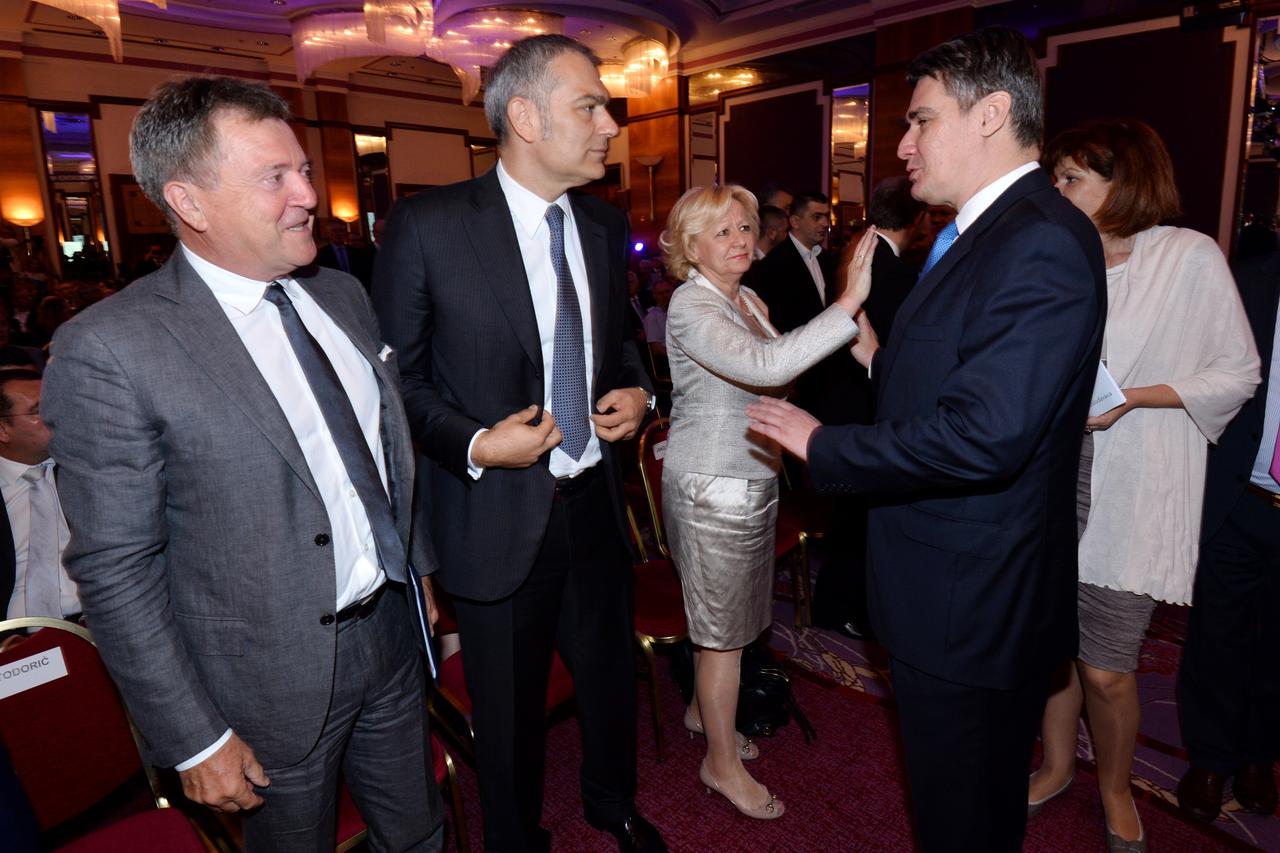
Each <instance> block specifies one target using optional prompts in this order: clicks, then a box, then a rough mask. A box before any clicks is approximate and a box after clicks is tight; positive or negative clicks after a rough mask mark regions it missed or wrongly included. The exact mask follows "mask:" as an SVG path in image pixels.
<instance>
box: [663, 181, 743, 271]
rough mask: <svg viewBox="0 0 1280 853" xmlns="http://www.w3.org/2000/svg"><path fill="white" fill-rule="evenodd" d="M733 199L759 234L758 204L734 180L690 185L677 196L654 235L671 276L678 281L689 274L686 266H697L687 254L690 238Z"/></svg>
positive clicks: (691, 243) (725, 211)
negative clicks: (664, 223) (661, 228)
mask: <svg viewBox="0 0 1280 853" xmlns="http://www.w3.org/2000/svg"><path fill="white" fill-rule="evenodd" d="M735 201H736V202H738V203H739V204H741V205H742V206H743V208H744V209H745V210H746V211H747V219H749V220H750V221H751V233H753V234H755V235H756V236H757V237H758V236H760V215H759V212H758V210H759V205H758V204H757V202H756V197H755V196H754V195H752V194H751V191H750V190H748V189H747V188H746V187H742V186H739V185H738V184H725V185H724V186H710V187H693V188H692V189H690V190H689V191H688V192H687V193H685V194H684V195H682V196H680V200H679V201H677V202H676V206H675V207H673V208H671V215H670V216H668V217H667V228H666V230H665V231H663V232H662V235H661V236H660V237H658V244H659V245H661V246H662V253H663V254H664V255H665V256H666V258H667V270H668V271H670V273H671V274H672V275H673V276H675V277H676V278H677V279H679V280H680V281H685V280H687V279H688V278H689V272H690V270H693V269H696V268H697V265H696V264H694V263H693V261H692V260H690V258H689V250H690V248H691V247H692V245H693V238H694V237H696V236H697V235H698V234H700V233H702V231H703V230H704V229H705V228H707V227H709V226H710V225H711V223H712V222H715V221H716V220H717V219H719V218H720V217H722V216H724V215H725V214H726V213H728V212H729V208H730V207H732V206H733V203H734V202H735Z"/></svg>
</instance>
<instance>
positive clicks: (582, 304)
mask: <svg viewBox="0 0 1280 853" xmlns="http://www.w3.org/2000/svg"><path fill="white" fill-rule="evenodd" d="M498 185H499V186H501V187H502V193H503V195H505V196H506V198H507V207H508V208H510V210H511V219H512V222H513V223H514V224H515V229H516V242H517V243H518V244H519V246H520V258H521V260H523V261H524V271H525V275H526V276H527V277H528V279H529V293H530V295H531V296H532V297H533V313H534V315H535V316H536V318H537V321H538V337H539V339H540V341H541V343H542V392H543V393H542V396H543V401H542V405H543V409H544V410H546V411H548V412H551V414H552V415H554V414H555V411H554V410H553V409H552V407H551V365H552V362H553V360H554V358H555V343H556V294H557V291H558V288H559V284H558V282H557V281H556V271H555V269H554V268H553V267H552V265H551V227H550V226H549V225H547V221H546V215H547V208H548V207H550V206H551V204H549V203H548V202H547V201H546V200H545V199H543V198H541V197H540V196H538V195H537V194H535V193H533V192H530V191H529V190H527V189H525V188H524V187H522V186H520V184H518V183H516V180H515V178H513V177H511V175H509V174H508V173H507V170H506V168H505V167H504V166H503V165H502V161H501V160H499V161H498ZM554 204H558V205H560V209H561V210H563V211H564V255H565V259H566V260H567V261H568V262H569V273H570V274H571V275H572V276H573V287H574V290H576V291H577V293H578V310H579V312H581V314H582V348H583V356H584V358H583V364H582V369H583V371H584V372H585V373H586V377H587V400H588V401H590V402H591V403H592V406H593V408H592V411H593V412H594V411H595V409H594V401H595V388H594V379H595V377H594V376H593V375H592V374H593V372H594V371H593V370H592V369H591V366H592V365H593V364H594V363H595V362H594V361H593V360H592V352H593V350H592V345H593V341H592V337H591V335H592V327H591V292H590V291H589V290H588V288H587V263H586V261H585V260H584V259H583V255H582V241H581V240H580V239H579V237H578V226H577V225H576V224H575V223H574V220H573V205H571V204H570V203H569V196H568V194H567V193H566V194H565V195H562V196H560V197H559V198H558V199H556V200H555V202H554ZM587 423H588V425H589V426H590V429H591V438H590V439H588V441H587V449H586V450H584V451H583V453H582V458H581V459H577V460H575V459H574V458H573V457H571V456H570V455H569V454H567V453H565V452H564V451H563V450H561V449H560V448H559V447H557V448H556V449H555V450H552V451H551V466H550V467H551V473H552V474H553V475H554V476H556V477H558V478H559V477H573V476H576V475H578V474H580V473H582V472H583V471H585V470H586V469H588V468H591V467H592V466H594V465H595V464H596V463H597V462H599V461H600V439H598V438H596V426H595V423H594V422H593V421H588V422H587ZM482 432H484V430H480V431H479V432H477V433H476V435H475V436H472V438H471V444H470V445H469V446H468V447H467V466H468V470H469V471H470V472H471V476H472V477H474V478H476V479H479V478H480V475H481V474H482V473H483V469H482V468H479V467H477V466H476V465H475V464H474V462H472V460H471V450H472V448H473V447H475V442H476V437H477V436H479V435H480V433H482Z"/></svg>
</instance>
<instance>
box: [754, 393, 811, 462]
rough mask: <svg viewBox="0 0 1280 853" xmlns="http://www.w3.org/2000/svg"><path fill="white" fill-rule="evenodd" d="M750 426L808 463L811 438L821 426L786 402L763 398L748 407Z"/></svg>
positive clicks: (805, 413) (802, 411) (802, 410)
mask: <svg viewBox="0 0 1280 853" xmlns="http://www.w3.org/2000/svg"><path fill="white" fill-rule="evenodd" d="M747 418H748V421H747V426H749V427H750V428H751V431H752V432H756V433H759V434H760V435H763V436H765V437H767V438H772V439H773V440H774V441H776V442H778V444H780V445H782V447H783V449H785V450H786V451H787V452H788V453H790V454H791V455H793V456H795V457H797V458H798V459H800V460H801V461H804V462H808V461H809V439H811V438H812V437H813V434H814V433H815V432H817V430H818V427H820V426H822V424H821V423H820V422H819V421H818V419H817V418H815V417H814V416H813V415H811V414H809V413H808V412H806V411H805V410H804V409H801V408H799V407H798V406H793V405H791V404H790V403H788V402H787V401H786V400H778V399H775V398H773V397H761V398H760V399H759V400H757V401H756V402H754V403H752V404H751V405H749V406H747Z"/></svg>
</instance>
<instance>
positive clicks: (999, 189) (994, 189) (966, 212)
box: [956, 160, 1040, 234]
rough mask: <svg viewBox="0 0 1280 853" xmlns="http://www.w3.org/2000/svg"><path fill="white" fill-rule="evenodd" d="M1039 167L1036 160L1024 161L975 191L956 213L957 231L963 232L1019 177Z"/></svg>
mask: <svg viewBox="0 0 1280 853" xmlns="http://www.w3.org/2000/svg"><path fill="white" fill-rule="evenodd" d="M1039 168H1040V164H1039V163H1037V162H1036V161H1035V160H1032V161H1031V162H1029V163H1023V164H1022V165H1021V166H1019V167H1018V168H1016V169H1014V170H1013V171H1012V172H1006V173H1005V174H1003V175H1001V176H1000V177H998V178H996V179H995V180H994V181H992V182H991V183H989V184H987V185H986V186H985V187H983V188H982V189H980V190H978V191H977V192H976V193H974V194H973V198H971V199H969V200H968V201H966V202H965V203H964V207H962V208H960V212H959V213H957V214H956V231H957V232H958V233H960V234H963V233H964V232H965V229H966V228H968V227H969V226H970V225H972V224H973V223H974V222H975V221H976V220H977V219H978V217H979V216H981V215H982V214H983V212H984V211H986V209H987V208H988V207H990V206H991V205H992V203H993V202H994V201H995V200H996V199H998V198H999V197H1000V196H1001V195H1002V194H1003V193H1004V191H1005V190H1007V189H1009V187H1011V186H1013V184H1014V182H1015V181H1017V180H1018V178H1021V177H1022V176H1023V175H1025V174H1027V173H1028V172H1031V171H1034V170H1035V169H1039Z"/></svg>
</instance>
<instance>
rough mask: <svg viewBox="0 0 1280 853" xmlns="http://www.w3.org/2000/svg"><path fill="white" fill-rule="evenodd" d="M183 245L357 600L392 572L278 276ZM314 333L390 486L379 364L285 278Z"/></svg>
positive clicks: (347, 599) (342, 601)
mask: <svg viewBox="0 0 1280 853" xmlns="http://www.w3.org/2000/svg"><path fill="white" fill-rule="evenodd" d="M181 245H182V252H183V254H184V255H185V256H186V259H187V261H188V262H189V263H190V264H191V266H192V268H193V269H194V270H195V271H196V273H197V274H198V275H199V276H200V278H201V279H203V280H204V283H205V284H207V285H208V286H209V289H210V290H211V291H213V295H214V297H215V298H217V300H218V304H219V305H221V306H222V310H223V311H224V312H225V313H226V315H227V319H228V320H230V321H231V325H232V327H233V328H234V329H235V330H236V334H237V335H239V336H240V340H241V342H242V343H243V344H244V346H245V349H247V350H248V351H249V356H250V357H251V358H252V359H253V363H254V364H255V365H257V368H258V371H259V372H260V373H261V374H262V378H263V379H265V380H266V382H267V386H268V387H269V388H270V389H271V393H272V394H273V395H274V396H275V398H276V401H277V402H278V403H279V404H280V408H281V410H282V411H283V412H284V416H285V419H286V420H287V421H288V422H289V426H290V427H291V428H292V429H293V434H294V437H295V438H296V439H297V440H298V446H299V447H301V449H302V455H303V458H305V459H306V460H307V468H309V469H310V471H311V476H312V478H313V479H314V480H315V482H316V488H318V489H319V490H320V497H321V499H322V500H323V501H324V506H325V511H326V512H327V513H328V516H329V528H330V538H331V540H332V542H333V558H334V569H335V577H336V580H337V588H336V590H335V597H334V601H335V604H334V606H335V608H336V609H338V610H341V609H342V608H344V607H346V606H348V605H350V604H354V603H355V602H357V601H359V600H360V599H362V598H364V597H365V596H367V595H369V594H371V593H372V592H374V591H375V590H376V589H377V588H378V587H380V586H381V585H382V583H383V581H384V579H385V577H386V575H385V573H384V572H383V571H382V569H381V567H380V566H379V565H378V553H377V547H376V545H375V544H374V539H373V530H372V528H371V527H370V526H369V517H368V515H367V514H366V513H365V509H364V504H363V503H361V501H360V495H359V494H358V493H357V492H356V490H355V487H354V486H352V484H351V478H350V477H348V476H347V470H346V468H345V467H344V465H343V463H342V457H341V456H340V455H339V454H338V447H337V445H335V444H334V442H333V436H332V435H330V433H329V426H328V424H327V423H325V419H324V413H323V412H321V411H320V405H319V404H318V403H317V402H316V398H315V395H314V394H313V393H312V391H311V386H310V385H309V384H308V383H307V377H306V374H304V373H303V372H302V367H301V365H299V364H298V358H297V356H296V355H295V354H294V352H293V346H292V345H290V343H289V339H288V337H286V336H285V331H284V324H283V323H282V322H281V320H280V311H279V309H277V308H276V307H275V306H274V305H272V304H271V303H270V302H267V301H266V300H265V299H263V298H262V297H263V294H265V293H266V290H267V286H268V285H269V284H270V283H271V282H264V281H254V280H253V279H248V278H245V277H244V276H240V275H236V274H235V273H233V272H230V271H228V270H225V269H222V268H221V267H219V266H216V265H215V264H212V263H210V262H209V261H207V260H205V259H204V258H202V257H200V256H199V255H197V254H196V253H195V252H193V251H191V250H190V249H188V248H187V246H186V245H185V244H181ZM278 281H279V282H280V284H281V285H283V286H284V290H285V293H287V294H288V296H289V299H290V300H291V301H292V302H293V306H294V309H295V310H296V311H297V312H298V317H299V318H300V319H301V320H302V324H303V325H304V326H306V327H307V331H308V332H310V333H311V336H312V337H313V338H315V339H316V341H317V342H318V343H319V344H320V348H321V349H323V350H324V353H325V355H326V356H328V358H329V361H330V362H332V364H333V369H334V371H335V372H337V374H338V379H339V381H340V382H341V383H342V387H343V389H344V390H345V391H346V392H347V397H348V398H349V399H350V400H351V407H352V409H353V410H354V411H355V414H356V420H357V421H358V422H359V423H360V430H361V432H362V433H363V434H364V438H365V441H366V442H367V443H368V445H369V452H370V453H372V454H373V459H374V462H375V464H376V465H377V466H378V476H379V477H380V478H381V480H382V486H383V488H384V489H385V488H386V487H387V470H386V460H385V459H384V458H383V454H382V438H381V436H380V434H379V428H380V420H379V419H380V417H381V406H382V399H381V396H380V395H379V392H378V381H377V379H376V378H375V377H374V375H373V368H372V367H371V366H370V365H369V362H368V361H366V360H365V358H364V356H362V355H361V354H360V351H359V350H357V349H356V347H355V345H354V344H352V343H351V340H350V339H349V338H348V337H347V336H346V334H345V333H344V332H343V331H342V330H341V329H339V328H338V326H337V324H335V323H334V322H333V320H332V319H331V318H330V317H329V315H328V314H326V313H325V312H324V310H323V309H322V308H321V307H320V306H319V305H318V304H317V303H316V301H315V300H314V299H312V298H311V295H310V294H309V293H307V292H306V291H305V290H304V289H302V287H300V286H299V285H298V283H297V282H295V281H293V280H292V279H290V278H287V277H286V278H281V279H278ZM230 737H231V730H230V729H227V730H226V731H225V732H223V734H222V737H220V738H219V739H218V740H217V741H215V742H214V743H212V744H210V745H209V746H208V747H207V748H205V749H203V750H201V751H200V752H199V753H197V754H196V755H194V756H192V757H191V758H189V759H187V760H186V761H184V762H182V763H181V764H178V765H177V766H176V767H175V768H174V769H176V770H188V769H190V768H192V767H195V766H196V765H197V764H199V763H200V762H202V761H204V760H205V759H206V758H208V757H209V756H211V755H213V753H215V752H217V751H218V749H220V748H221V747H222V745H223V744H224V743H226V742H227V740H228V739H230Z"/></svg>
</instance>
